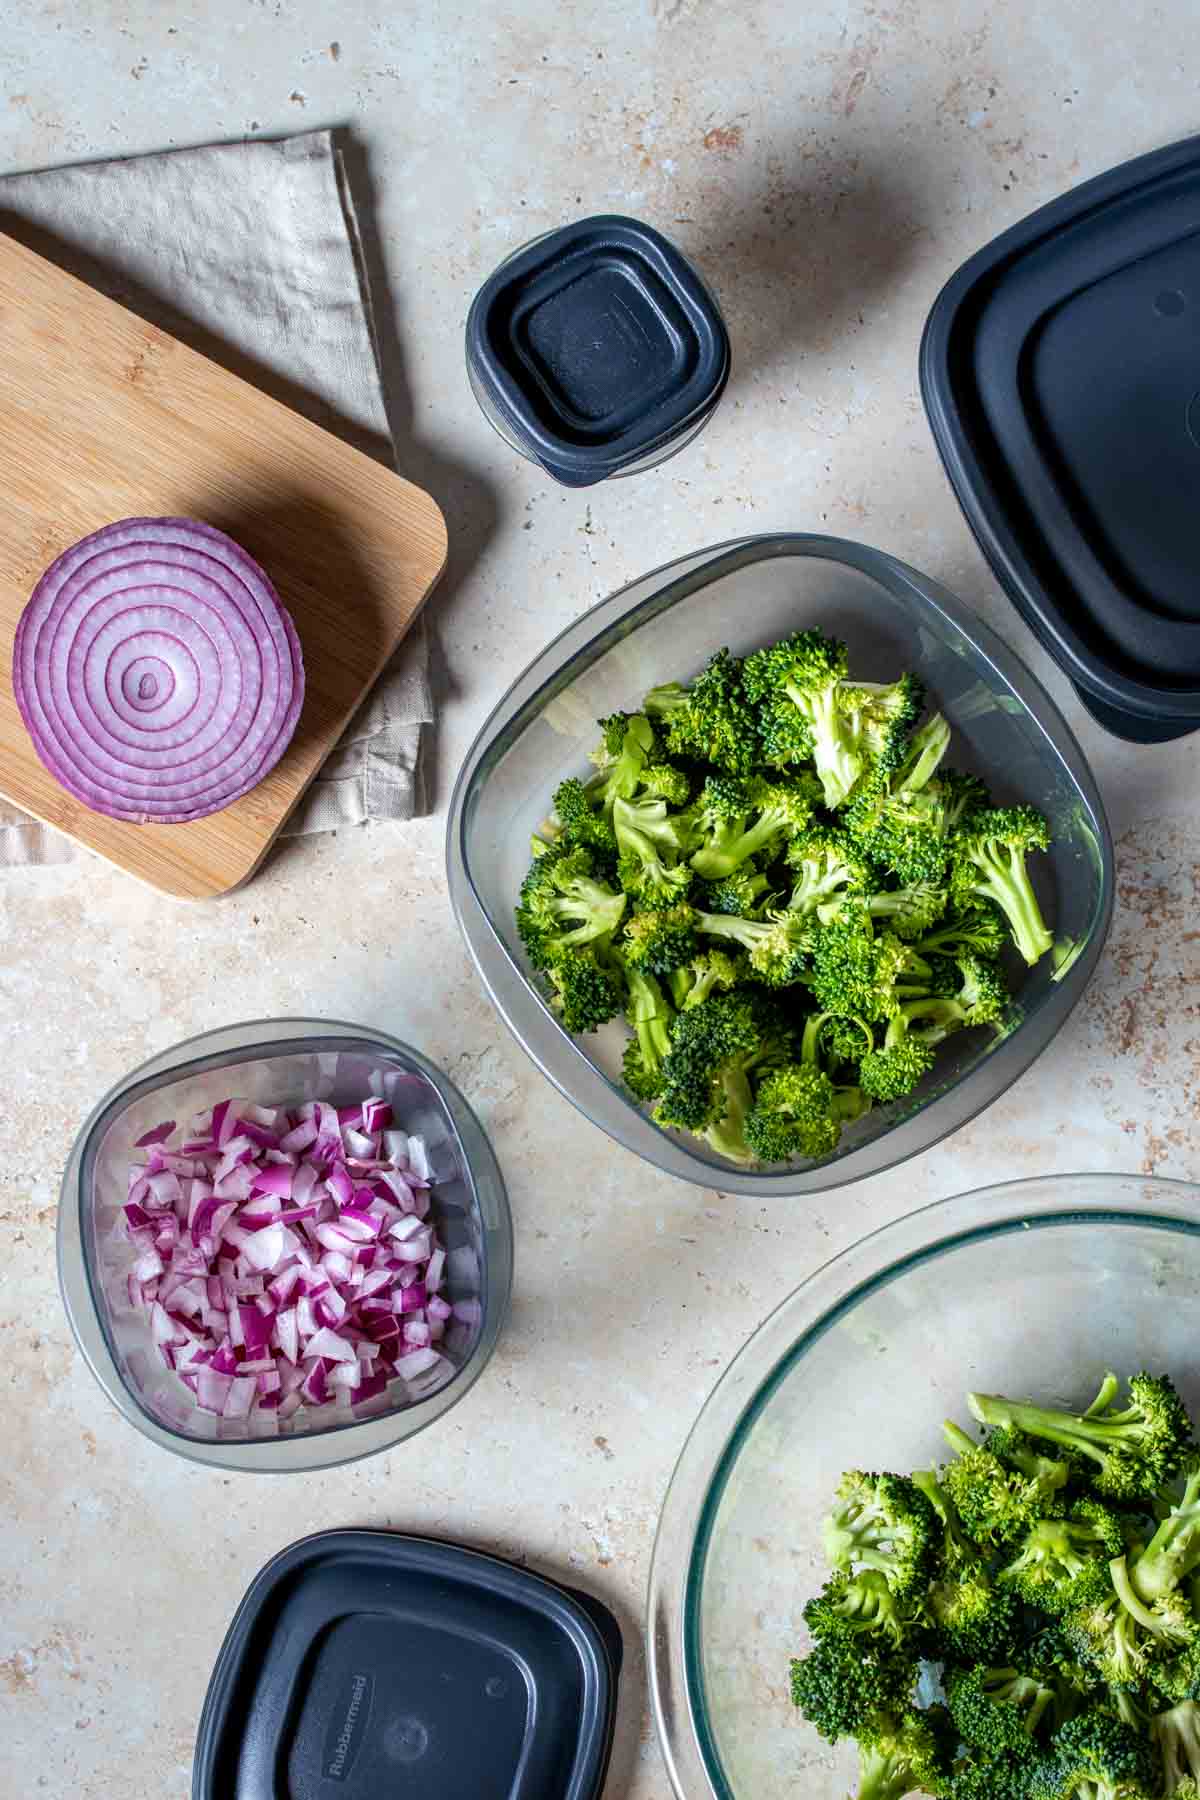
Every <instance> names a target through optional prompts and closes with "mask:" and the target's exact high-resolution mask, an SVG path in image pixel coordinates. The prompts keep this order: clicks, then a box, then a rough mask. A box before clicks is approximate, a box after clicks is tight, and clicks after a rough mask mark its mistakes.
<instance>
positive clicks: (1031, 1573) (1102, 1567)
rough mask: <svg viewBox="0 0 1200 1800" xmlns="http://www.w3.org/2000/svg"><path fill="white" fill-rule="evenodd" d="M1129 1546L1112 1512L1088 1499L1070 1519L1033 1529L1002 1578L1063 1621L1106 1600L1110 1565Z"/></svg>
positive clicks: (1046, 1521) (1042, 1522) (1043, 1522)
mask: <svg viewBox="0 0 1200 1800" xmlns="http://www.w3.org/2000/svg"><path fill="white" fill-rule="evenodd" d="M1124 1547H1125V1546H1124V1542H1123V1540H1122V1537H1121V1528H1120V1525H1119V1524H1118V1522H1117V1520H1116V1519H1115V1518H1114V1517H1113V1515H1112V1514H1111V1513H1110V1512H1109V1511H1108V1509H1107V1508H1106V1507H1104V1506H1102V1505H1100V1504H1099V1503H1098V1502H1095V1501H1087V1500H1083V1501H1080V1502H1078V1503H1077V1504H1076V1505H1075V1506H1073V1507H1072V1508H1071V1511H1070V1513H1069V1514H1068V1515H1067V1516H1066V1517H1065V1518H1058V1519H1039V1520H1038V1521H1037V1522H1036V1524H1034V1525H1032V1526H1031V1527H1030V1529H1029V1530H1028V1532H1026V1534H1025V1535H1024V1537H1023V1538H1022V1539H1020V1541H1019V1542H1018V1544H1017V1545H1016V1546H1015V1553H1014V1555H1013V1556H1012V1557H1011V1559H1010V1560H1009V1561H1008V1562H1007V1563H1006V1564H1005V1565H1004V1567H1003V1569H1002V1570H1001V1571H1000V1573H999V1576H998V1579H999V1580H1000V1581H1001V1582H1003V1583H1004V1584H1005V1585H1006V1586H1008V1587H1011V1588H1012V1590H1013V1592H1014V1593H1016V1594H1019V1595H1020V1597H1021V1599H1022V1600H1024V1601H1025V1603H1026V1604H1027V1605H1028V1606H1035V1607H1037V1608H1039V1609H1040V1610H1041V1611H1042V1612H1046V1613H1051V1614H1054V1615H1058V1616H1061V1615H1062V1614H1063V1613H1066V1612H1072V1611H1074V1610H1075V1609H1076V1608H1078V1607H1086V1606H1088V1605H1092V1604H1094V1603H1095V1602H1096V1601H1098V1600H1103V1599H1105V1598H1106V1597H1107V1595H1108V1593H1109V1592H1110V1590H1111V1586H1112V1583H1111V1579H1110V1576H1109V1572H1108V1565H1109V1563H1110V1562H1111V1561H1112V1559H1113V1557H1114V1556H1120V1555H1121V1554H1122V1552H1123V1550H1124Z"/></svg>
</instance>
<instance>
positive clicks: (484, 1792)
mask: <svg viewBox="0 0 1200 1800" xmlns="http://www.w3.org/2000/svg"><path fill="white" fill-rule="evenodd" d="M620 1665H621V1634H620V1631H619V1629H618V1627H617V1624H616V1621H615V1620H614V1619H613V1618H612V1616H611V1615H610V1614H609V1613H608V1612H607V1611H606V1609H605V1608H604V1607H602V1606H601V1605H600V1604H599V1602H597V1601H595V1600H593V1599H592V1598H591V1597H590V1596H587V1595H581V1594H575V1593H573V1592H572V1591H571V1590H569V1589H566V1588H561V1587H557V1586H556V1585H555V1584H554V1583H552V1582H549V1581H545V1580H543V1579H542V1578H541V1577H540V1576H537V1575H531V1574H530V1573H529V1572H528V1571H527V1570H525V1569H519V1568H514V1567H513V1566H512V1565H511V1564H509V1563H505V1562H500V1561H499V1560H498V1559H497V1558H495V1557H491V1556H482V1555H479V1554H478V1553H476V1552H474V1551H470V1550H463V1549H459V1548H458V1547H456V1546H454V1545H452V1544H441V1543H433V1542H431V1541H429V1540H428V1539H424V1538H410V1537H401V1536H399V1535H395V1534H393V1533H391V1532H386V1531H327V1532H321V1533H319V1534H318V1535H317V1536H316V1537H310V1538H305V1539H303V1540H302V1541H301V1542H300V1543H298V1544H293V1545H292V1547H291V1548H290V1549H289V1550H285V1551H283V1552H282V1553H281V1554H280V1555H279V1556H277V1557H276V1558H275V1559H274V1561H273V1562H270V1563H268V1565H267V1567H266V1568H265V1569H264V1570H263V1571H262V1573H261V1574H260V1575H259V1576H258V1577H257V1578H256V1580H255V1581H254V1582H253V1583H252V1584H251V1587H250V1589H249V1591H248V1592H247V1594H246V1597H245V1599H244V1600H243V1601H242V1604H241V1606H240V1608H239V1609H238V1612H237V1614H236V1616H235V1618H234V1621H233V1624H232V1625H231V1626H230V1628H229V1632H228V1635H227V1637H226V1639H225V1643H224V1645H223V1646H222V1649H221V1653H220V1656H219V1657H218V1659H217V1666H216V1668H215V1669H214V1671H213V1676H212V1681H211V1683H210V1685H209V1690H208V1695H207V1697H206V1699H205V1702H204V1711H203V1714H202V1717H201V1720H200V1729H199V1733H198V1736H197V1742H196V1755H195V1761H194V1764H193V1773H192V1800H384V1796H391V1795H397V1796H399V1795H401V1794H402V1795H403V1796H404V1800H426V1797H428V1800H457V1797H458V1796H464V1797H465V1796H468V1795H469V1796H470V1800H597V1797H598V1796H599V1794H600V1790H601V1788H602V1786H603V1783H604V1775H605V1770H606V1768H607V1763H608V1754H609V1750H610V1747H611V1743H612V1729H613V1718H614V1712H615V1707H616V1690H617V1677H618V1673H619V1670H620Z"/></svg>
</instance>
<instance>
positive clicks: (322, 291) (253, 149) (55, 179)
mask: <svg viewBox="0 0 1200 1800" xmlns="http://www.w3.org/2000/svg"><path fill="white" fill-rule="evenodd" d="M0 230H2V231H6V232H8V233H9V234H10V235H11V236H13V237H18V238H21V239H22V240H23V241H24V242H26V243H28V244H29V245H31V247H32V248H33V249H35V250H38V251H40V252H42V254H44V255H48V256H49V257H51V259H52V260H53V261H55V262H57V263H59V264H60V265H62V266H63V267H66V268H68V269H70V270H71V271H72V273H74V274H77V275H80V276H82V277H83V278H84V279H85V280H87V281H89V282H91V284H92V285H93V286H94V287H98V288H100V289H101V290H102V291H103V292H104V293H107V294H109V295H111V296H112V298H113V299H116V300H119V301H121V302H122V303H123V304H124V305H126V306H131V307H132V308H133V309H134V310H135V311H136V312H138V313H141V314H142V315H143V317H145V318H148V319H151V320H153V322H154V323H155V324H157V325H161V326H163V327H164V328H165V329H166V330H167V331H170V332H172V333H173V334H174V335H175V336H176V337H180V338H183V339H184V340H185V341H186V342H188V343H191V344H193V345H194V346H195V347H196V348H197V349H200V350H203V351H204V352H205V354H206V355H209V356H213V357H215V358H216V360H217V361H219V362H223V363H225V364H226V366H228V367H231V368H234V369H235V370H236V371H237V372H238V373H239V374H241V375H244V376H246V377H248V378H249V379H250V380H252V381H255V382H257V384H258V385H259V386H260V387H265V388H267V389H268V391H270V392H272V393H275V394H276V395H277V396H278V397H279V398H281V399H283V400H286V401H287V402H288V404H289V405H291V406H294V407H295V408H296V409H297V410H298V411H300V412H303V413H305V414H306V415H307V416H308V417H309V418H312V419H315V420H317V422H318V423H319V424H322V425H325V426H328V427H330V428H331V429H333V430H335V431H337V432H339V433H340V434H341V435H342V436H343V437H348V438H350V439H351V441H353V442H354V443H356V444H358V446H359V447H360V448H362V449H366V450H369V451H371V452H373V453H374V454H375V455H377V456H380V457H383V458H388V459H390V457H391V451H392V444H391V437H390V434H389V431H388V422H387V414H386V412H385V410H384V403H383V392H382V388H381V386H380V380H379V370H378V365H377V362H376V357H375V347H374V325H373V320H372V316H371V298H370V292H369V288H368V285H367V279H366V272H365V269H364V267H363V260H362V253H361V247H360V243H359V237H358V228H357V224H356V221H355V216H354V208H353V204H352V202H351V199H350V196H349V193H348V191H347V189H346V185H345V182H344V179H343V174H342V167H341V158H340V156H339V153H338V150H337V146H336V145H335V143H334V142H333V138H332V135H331V134H330V133H329V132H327V131H319V132H312V133H309V134H307V135H305V136H303V137H294V138H286V139H284V140H282V141H280V142H273V143H250V144H220V145H214V146H211V147H209V148H205V149H200V150H172V151H166V152H164V153H163V154H161V155H157V156H142V157H136V158H133V159H131V160H128V161H125V162H104V163H89V164H84V165H82V166H80V167H76V168H67V169H49V170H46V171H43V172H39V173H37V174H31V175H10V176H8V177H5V178H3V179H0ZM432 717H433V707H432V701H431V697H430V692H429V680H428V656H427V648H426V641H425V632H424V626H423V625H422V624H421V622H420V621H418V623H417V625H416V627H415V629H414V630H413V631H412V632H411V633H410V634H409V636H408V637H407V638H406V639H405V641H404V643H403V644H402V645H401V646H400V648H399V650H398V651H397V653H396V655H395V657H394V658H393V660H392V661H391V663H389V665H388V667H387V668H386V669H385V670H384V672H383V674H382V675H381V676H380V678H379V681H378V682H377V683H376V685H375V688H374V689H373V690H372V692H371V694H370V696H369V697H368V699H367V700H366V701H365V703H364V705H363V707H362V708H361V710H360V712H359V713H358V716H357V717H356V718H355V719H354V721H353V722H352V723H351V725H350V727H349V728H348V730H347V732H346V734H345V736H344V737H343V739H342V741H341V743H340V744H339V745H338V747H337V749H336V750H335V751H334V752H333V754H332V755H331V756H330V757H329V759H328V760H327V762H326V763H325V765H324V767H323V768H322V770H321V772H320V774H319V775H318V776H317V778H316V780H315V781H314V782H313V784H312V786H311V787H310V788H309V789H308V791H307V793H306V794H305V795H304V797H303V798H302V799H301V801H300V802H299V804H298V806H297V807H296V810H295V811H294V812H293V813H292V815H291V817H290V819H289V820H288V821H287V823H286V824H285V826H284V828H283V830H284V835H285V836H296V835H299V834H301V833H307V832H315V831H331V830H333V829H334V828H335V827H336V826H338V825H357V824H363V823H366V822H369V821H373V820H377V819H408V818H412V817H413V815H414V814H415V813H416V812H417V811H419V809H420V806H421V796H420V786H419V757H420V744H421V727H422V725H423V724H425V723H428V722H429V721H431V719H432ZM81 854H83V852H81V851H80V850H79V849H77V847H76V846H75V845H73V844H72V843H71V842H70V840H69V839H67V838H65V837H62V836H61V835H60V834H59V833H58V832H54V831H50V830H48V829H47V828H46V827H44V826H42V825H39V824H37V823H36V821H34V820H32V819H30V818H29V817H28V816H27V815H26V814H24V813H20V812H17V811H15V810H14V809H13V808H12V807H9V806H6V805H5V804H4V803H3V802H2V801H0V868H4V867H12V866H14V865H15V864H18V863H51V862H66V861H69V860H70V859H71V858H72V857H74V856H79V855H81Z"/></svg>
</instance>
